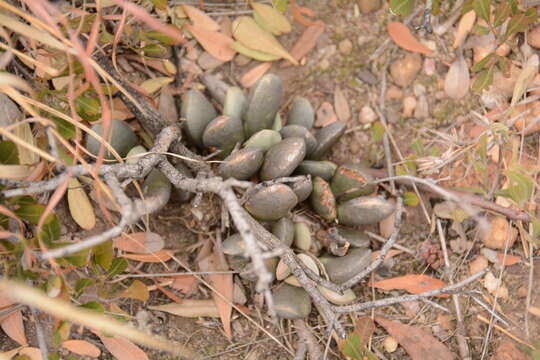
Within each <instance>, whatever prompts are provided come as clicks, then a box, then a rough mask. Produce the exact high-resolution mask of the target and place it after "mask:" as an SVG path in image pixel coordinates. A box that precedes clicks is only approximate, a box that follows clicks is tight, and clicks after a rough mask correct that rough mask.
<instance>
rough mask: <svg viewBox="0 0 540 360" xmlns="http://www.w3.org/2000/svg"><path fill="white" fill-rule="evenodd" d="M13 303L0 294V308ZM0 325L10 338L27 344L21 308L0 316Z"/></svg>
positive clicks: (21, 343)
mask: <svg viewBox="0 0 540 360" xmlns="http://www.w3.org/2000/svg"><path fill="white" fill-rule="evenodd" d="M10 305H13V302H11V301H10V300H9V299H7V298H6V297H4V296H2V294H0V309H4V308H6V309H7V308H8V307H9V306H10ZM0 325H1V327H2V330H4V332H5V333H6V335H7V336H9V337H10V338H11V339H13V340H14V341H16V342H17V343H19V344H20V345H28V340H27V339H26V335H25V332H24V324H23V316H22V312H21V310H16V311H14V312H12V313H11V314H9V315H7V316H6V317H3V318H0Z"/></svg>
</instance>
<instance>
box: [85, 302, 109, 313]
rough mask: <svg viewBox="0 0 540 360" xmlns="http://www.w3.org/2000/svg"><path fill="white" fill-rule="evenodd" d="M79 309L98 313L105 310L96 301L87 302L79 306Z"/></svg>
mask: <svg viewBox="0 0 540 360" xmlns="http://www.w3.org/2000/svg"><path fill="white" fill-rule="evenodd" d="M80 307H82V308H84V309H88V310H93V311H96V312H99V313H103V312H105V308H104V307H103V305H101V304H100V303H98V302H97V301H89V302H87V303H84V304H82V305H80Z"/></svg>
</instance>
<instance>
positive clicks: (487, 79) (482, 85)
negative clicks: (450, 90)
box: [472, 66, 494, 92]
mask: <svg viewBox="0 0 540 360" xmlns="http://www.w3.org/2000/svg"><path fill="white" fill-rule="evenodd" d="M493 68H494V66H492V67H490V68H489V69H485V70H482V72H481V73H480V74H478V76H477V77H476V79H475V80H474V82H473V84H472V89H473V91H476V92H480V91H482V90H484V89H487V88H488V87H490V86H491V84H492V83H493Z"/></svg>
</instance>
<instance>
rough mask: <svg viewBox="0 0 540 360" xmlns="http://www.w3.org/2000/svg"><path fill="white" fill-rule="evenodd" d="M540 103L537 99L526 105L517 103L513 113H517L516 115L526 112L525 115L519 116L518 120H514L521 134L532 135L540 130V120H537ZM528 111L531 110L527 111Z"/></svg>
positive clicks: (539, 113) (539, 112)
mask: <svg viewBox="0 0 540 360" xmlns="http://www.w3.org/2000/svg"><path fill="white" fill-rule="evenodd" d="M539 104H540V102H538V101H535V102H531V103H528V104H524V105H516V106H515V107H514V110H513V112H512V113H511V114H512V115H514V114H515V116H517V115H518V114H521V113H525V115H524V116H521V117H519V118H518V119H517V120H516V122H514V127H515V128H516V129H517V131H519V133H520V134H521V133H523V134H525V135H531V134H534V133H535V132H538V131H540V121H537V120H538V115H540V106H539ZM527 111H530V112H529V113H526V112H527Z"/></svg>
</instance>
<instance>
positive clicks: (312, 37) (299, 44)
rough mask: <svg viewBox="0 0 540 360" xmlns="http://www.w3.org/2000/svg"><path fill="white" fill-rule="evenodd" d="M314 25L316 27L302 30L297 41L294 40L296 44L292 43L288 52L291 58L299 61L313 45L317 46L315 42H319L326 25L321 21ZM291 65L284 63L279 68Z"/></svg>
mask: <svg viewBox="0 0 540 360" xmlns="http://www.w3.org/2000/svg"><path fill="white" fill-rule="evenodd" d="M316 23H317V25H312V26H308V27H307V28H306V29H305V30H304V32H303V33H302V35H300V37H299V38H298V40H296V43H294V45H293V47H292V49H291V51H289V53H290V54H291V56H292V57H293V58H295V59H296V60H297V61H300V59H302V58H303V57H304V56H306V55H307V54H308V53H309V52H310V51H311V50H313V48H315V45H317V40H319V38H320V37H321V35H322V34H323V33H324V29H325V28H326V25H325V24H324V23H323V22H322V21H321V20H317V21H316ZM291 65H292V64H291V63H290V62H288V61H285V62H283V64H281V65H280V67H282V68H283V67H287V66H291Z"/></svg>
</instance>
